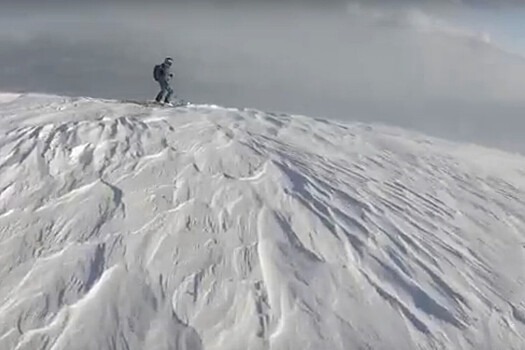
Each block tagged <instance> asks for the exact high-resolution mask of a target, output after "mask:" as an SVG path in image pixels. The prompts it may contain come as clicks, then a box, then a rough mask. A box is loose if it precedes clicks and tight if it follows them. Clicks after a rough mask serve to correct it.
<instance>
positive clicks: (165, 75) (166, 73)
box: [159, 63, 173, 83]
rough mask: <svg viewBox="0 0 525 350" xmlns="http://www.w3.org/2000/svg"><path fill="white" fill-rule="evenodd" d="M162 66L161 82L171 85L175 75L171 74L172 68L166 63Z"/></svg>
mask: <svg viewBox="0 0 525 350" xmlns="http://www.w3.org/2000/svg"><path fill="white" fill-rule="evenodd" d="M160 66H161V68H162V69H161V70H160V77H159V78H160V79H159V82H163V83H169V82H170V81H171V79H172V78H173V73H172V72H171V66H170V65H168V64H166V63H162V64H161V65H160Z"/></svg>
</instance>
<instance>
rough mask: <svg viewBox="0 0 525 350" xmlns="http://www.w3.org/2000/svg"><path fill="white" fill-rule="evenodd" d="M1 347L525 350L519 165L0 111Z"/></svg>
mask: <svg viewBox="0 0 525 350" xmlns="http://www.w3.org/2000/svg"><path fill="white" fill-rule="evenodd" d="M0 133H1V138H0V349H16V350H23V349H52V350H65V349H158V350H160V349H188V350H204V349H206V350H220V349H221V350H222V349H228V350H230V349H254V350H257V349H305V350H306V349H524V348H525V268H524V266H525V233H524V232H525V159H524V158H522V157H521V156H518V155H512V154H508V153H504V152H500V151H497V150H492V149H486V148H482V147H478V146H474V145H462V144H456V143H450V142H446V141H443V140H439V139H433V138H430V137H426V136H424V135H420V134H416V133H412V132H409V131H404V130H401V129H395V128H388V127H382V126H370V125H363V124H340V123H336V122H330V121H324V120H317V119H312V118H307V117H302V116H289V115H284V114H277V113H263V112H259V111H255V110H236V109H225V108H220V107H217V106H189V107H184V108H176V109H166V108H145V107H142V106H140V105H137V104H129V103H120V102H118V101H109V100H108V101H104V100H95V99H89V98H65V97H54V96H45V95H36V94H29V95H14V94H4V95H0Z"/></svg>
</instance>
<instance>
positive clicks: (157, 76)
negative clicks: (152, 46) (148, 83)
mask: <svg viewBox="0 0 525 350" xmlns="http://www.w3.org/2000/svg"><path fill="white" fill-rule="evenodd" d="M163 74H164V72H163V70H162V66H161V65H160V64H157V65H156V66H155V68H153V79H155V81H159V80H160V78H161V77H162V75H163Z"/></svg>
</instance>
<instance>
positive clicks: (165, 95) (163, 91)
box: [153, 57, 173, 104]
mask: <svg viewBox="0 0 525 350" xmlns="http://www.w3.org/2000/svg"><path fill="white" fill-rule="evenodd" d="M172 64H173V58H171V57H168V58H166V59H165V60H164V62H163V63H162V64H158V65H156V66H155V69H154V71H153V77H154V78H155V80H156V81H157V82H158V83H159V85H160V92H159V93H158V94H157V97H156V98H155V101H157V102H158V103H162V101H163V100H164V103H166V104H171V101H170V100H171V96H172V95H173V89H172V88H171V86H170V82H171V79H172V78H173V73H171V66H172Z"/></svg>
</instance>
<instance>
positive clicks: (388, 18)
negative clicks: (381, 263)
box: [0, 1, 525, 151]
mask: <svg viewBox="0 0 525 350" xmlns="http://www.w3.org/2000/svg"><path fill="white" fill-rule="evenodd" d="M51 3H52V4H51ZM224 3H225V1H221V4H224ZM297 3H298V4H288V5H286V6H285V5H282V4H281V5H277V4H273V3H270V4H268V3H266V4H265V5H256V6H251V5H239V4H238V3H231V4H230V5H228V6H225V5H217V4H215V5H210V4H206V3H199V4H197V5H196V4H178V5H160V4H156V5H152V4H151V3H148V4H133V5H129V4H127V5H123V4H122V3H120V4H111V5H108V3H100V4H99V5H96V6H94V5H93V3H92V2H90V6H89V7H88V6H83V7H80V6H78V5H72V2H68V3H67V5H59V4H58V2H46V3H45V5H43V4H42V2H39V3H38V4H39V5H37V3H36V2H35V3H34V4H33V5H32V6H29V5H28V2H27V1H26V2H21V3H17V5H16V6H14V5H13V6H4V5H2V12H1V14H0V62H1V63H0V90H4V91H38V92H47V93H55V94H68V95H88V96H94V97H105V98H135V99H147V98H152V97H153V96H154V95H155V93H156V86H155V84H154V82H153V81H152V78H151V70H152V65H153V64H154V63H155V62H158V61H160V60H162V59H163V57H164V56H167V55H171V56H174V57H175V59H176V63H175V72H176V81H175V89H176V92H177V93H178V95H179V96H181V97H184V98H187V99H190V100H193V101H196V102H203V103H208V102H209V103H217V104H224V105H230V106H240V107H255V108H261V109H270V110H282V111H288V112H293V113H302V114H308V115H312V116H316V117H328V118H340V119H349V120H360V121H367V122H368V121H371V122H385V123H389V124H394V125H400V126H403V127H410V128H414V129H418V130H422V131H424V132H427V133H431V134H434V135H438V136H445V137H449V138H454V139H462V140H469V141H475V142H479V143H484V144H488V145H495V146H499V147H504V148H508V149H518V150H521V151H524V150H525V143H522V141H521V139H522V133H521V130H523V127H524V126H525V122H524V121H523V118H522V111H523V107H525V94H524V93H522V92H523V91H525V63H524V62H525V61H524V60H523V59H522V58H521V57H519V56H517V55H514V54H512V53H510V52H507V51H506V48H503V47H499V45H498V43H497V42H493V41H491V37H490V35H489V33H482V32H477V31H473V30H471V29H470V28H468V27H463V26H462V25H461V23H459V24H458V23H457V21H456V22H454V21H449V18H450V19H452V18H462V17H464V16H463V12H464V13H465V14H466V15H468V11H469V10H465V9H459V8H458V9H454V10H451V8H450V7H442V8H435V7H432V8H430V7H428V6H426V5H425V6H417V7H416V6H413V5H406V6H399V7H397V6H388V7H385V6H380V5H378V6H374V7H369V6H363V5H359V4H356V3H354V4H353V5H350V6H349V5H347V4H346V3H342V2H338V1H333V2H330V3H331V5H330V6H327V5H324V6H319V5H317V6H314V5H305V4H304V3H305V2H300V1H299V2H297ZM459 13H461V16H458V14H459Z"/></svg>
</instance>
